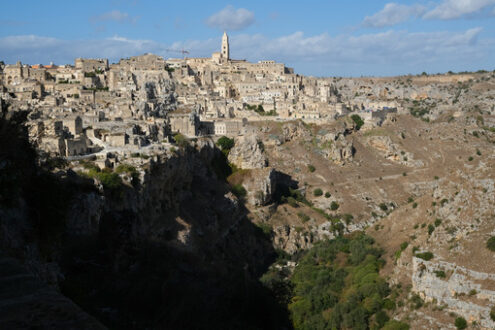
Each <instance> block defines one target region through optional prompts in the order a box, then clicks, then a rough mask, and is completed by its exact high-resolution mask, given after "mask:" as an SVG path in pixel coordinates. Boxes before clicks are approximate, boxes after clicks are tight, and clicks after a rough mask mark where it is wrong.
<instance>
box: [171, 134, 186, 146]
mask: <svg viewBox="0 0 495 330" xmlns="http://www.w3.org/2000/svg"><path fill="white" fill-rule="evenodd" d="M174 140H175V143H176V144H177V145H178V146H179V148H186V147H187V146H188V145H189V140H188V139H187V138H186V137H185V136H184V135H182V134H180V133H178V134H175V135H174Z"/></svg>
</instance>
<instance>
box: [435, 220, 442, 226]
mask: <svg viewBox="0 0 495 330" xmlns="http://www.w3.org/2000/svg"><path fill="white" fill-rule="evenodd" d="M441 224H442V219H438V218H437V219H435V227H438V226H440V225H441Z"/></svg>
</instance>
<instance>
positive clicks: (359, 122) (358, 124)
mask: <svg viewBox="0 0 495 330" xmlns="http://www.w3.org/2000/svg"><path fill="white" fill-rule="evenodd" d="M351 119H352V120H353V121H354V123H355V124H356V128H357V129H360V128H361V126H363V125H364V121H363V119H362V118H361V117H359V115H356V114H354V115H352V116H351Z"/></svg>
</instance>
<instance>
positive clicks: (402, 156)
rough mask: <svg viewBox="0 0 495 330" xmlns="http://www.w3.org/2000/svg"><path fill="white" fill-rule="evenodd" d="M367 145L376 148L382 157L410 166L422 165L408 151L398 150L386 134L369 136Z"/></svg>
mask: <svg viewBox="0 0 495 330" xmlns="http://www.w3.org/2000/svg"><path fill="white" fill-rule="evenodd" d="M367 143H368V145H369V146H370V147H372V148H374V149H376V150H377V151H378V152H379V153H381V154H382V155H383V157H384V158H386V159H388V160H390V161H393V162H397V163H400V164H403V165H406V166H410V167H420V166H423V162H422V161H421V160H415V159H414V155H413V154H412V153H410V152H407V151H404V150H400V149H399V147H398V146H397V145H396V144H395V143H393V141H392V139H391V138H390V137H389V136H386V135H378V136H370V137H369V138H368V141H367Z"/></svg>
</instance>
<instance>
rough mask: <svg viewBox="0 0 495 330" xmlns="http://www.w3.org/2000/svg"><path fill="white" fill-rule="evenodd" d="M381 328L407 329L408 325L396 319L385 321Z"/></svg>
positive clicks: (387, 329)
mask: <svg viewBox="0 0 495 330" xmlns="http://www.w3.org/2000/svg"><path fill="white" fill-rule="evenodd" d="M382 330H409V325H408V324H407V323H404V322H400V321H397V320H390V321H388V322H387V323H385V326H384V327H383V328H382Z"/></svg>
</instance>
